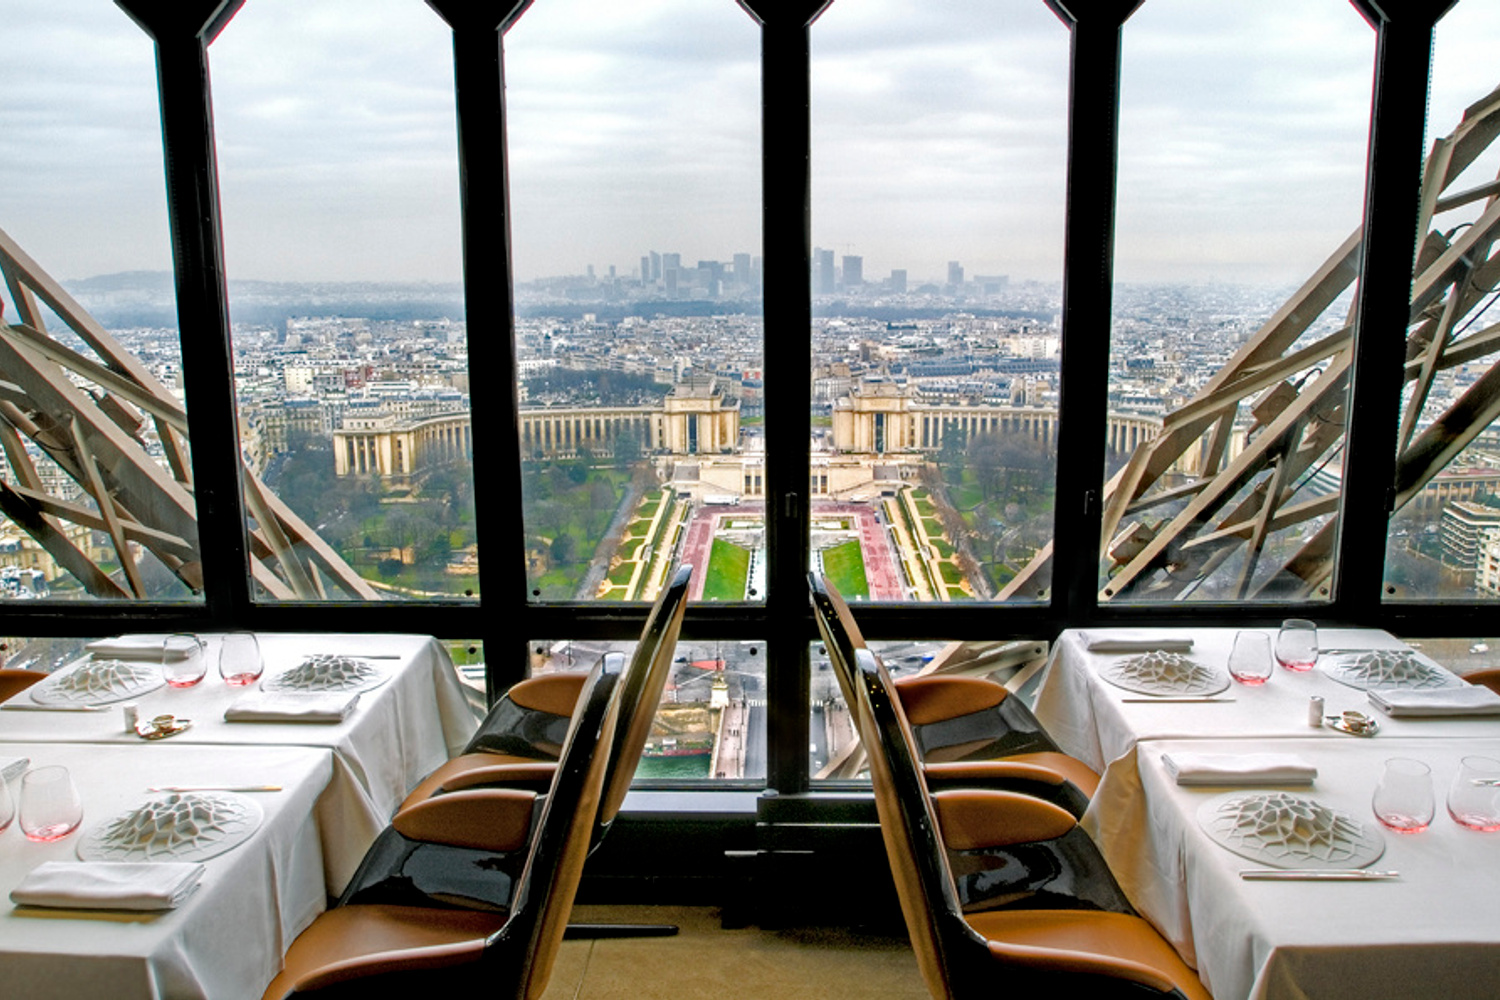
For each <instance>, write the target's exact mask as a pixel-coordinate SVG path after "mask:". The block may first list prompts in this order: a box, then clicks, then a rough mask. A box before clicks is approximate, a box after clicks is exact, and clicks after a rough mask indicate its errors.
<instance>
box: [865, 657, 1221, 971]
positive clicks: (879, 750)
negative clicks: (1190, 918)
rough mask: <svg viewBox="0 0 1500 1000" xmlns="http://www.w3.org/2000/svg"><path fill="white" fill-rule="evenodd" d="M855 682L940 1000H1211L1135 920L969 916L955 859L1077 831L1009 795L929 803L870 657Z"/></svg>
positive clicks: (1020, 909) (902, 891)
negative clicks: (1009, 997)
mask: <svg viewBox="0 0 1500 1000" xmlns="http://www.w3.org/2000/svg"><path fill="white" fill-rule="evenodd" d="M855 680H856V682H857V683H856V688H857V707H856V706H851V711H853V714H854V717H855V721H856V724H857V725H858V726H859V727H860V734H861V738H862V739H863V740H864V741H865V743H866V746H867V747H868V748H869V759H870V778H871V783H872V784H873V786H874V791H875V805H876V809H877V811H878V813H879V816H880V830H881V836H882V838H883V839H884V841H885V846H886V853H887V855H888V856H889V858H890V863H891V870H892V874H893V875H894V877H895V882H896V890H897V896H898V898H899V900H900V903H901V911H902V915H903V917H904V918H905V921H906V927H907V932H908V934H909V935H910V937H911V941H912V947H913V949H914V950H915V952H916V955H917V964H918V966H919V968H920V969H921V972H922V976H923V979H924V980H925V981H926V983H927V987H928V990H929V992H931V994H932V995H933V996H934V997H935V998H938V1000H970V998H973V1000H978V998H981V997H983V998H986V1000H988V998H993V997H994V996H996V995H997V994H999V993H1000V992H1002V991H1004V992H1006V993H1012V992H1013V993H1014V994H1015V995H1017V996H1022V995H1025V994H1026V993H1028V992H1035V993H1036V994H1037V995H1051V994H1054V993H1056V994H1061V993H1062V992H1063V991H1064V990H1067V991H1069V992H1074V991H1076V995H1082V996H1088V997H1091V998H1105V1000H1115V998H1122V1000H1123V998H1127V997H1130V998H1139V997H1158V998H1165V997H1172V998H1177V1000H1211V998H1210V995H1209V993H1208V991H1207V990H1206V989H1205V988H1204V987H1203V984H1202V983H1201V982H1199V980H1198V977H1197V975H1196V974H1195V973H1194V972H1193V970H1192V969H1190V968H1188V966H1187V965H1186V964H1185V963H1184V962H1183V961H1182V959H1181V958H1180V957H1179V956H1178V954H1177V953H1176V951H1174V950H1173V948H1172V946H1171V945H1170V944H1168V943H1167V942H1166V940H1165V939H1163V938H1162V937H1161V935H1160V934H1158V933H1157V932H1156V930H1155V929H1154V928H1153V927H1152V926H1151V925H1150V924H1149V923H1148V922H1147V921H1145V920H1144V919H1142V918H1141V917H1139V916H1137V915H1135V914H1134V913H1133V912H1121V911H1115V910H1100V909H1086V908H1077V907H1067V908H1064V907H1054V908H1046V909H1043V908H1032V907H1028V906H1026V905H1024V902H1023V903H1022V905H1015V906H1007V907H1005V908H999V909H986V910H983V911H980V912H966V911H965V908H964V904H963V900H962V897H961V891H960V884H961V882H960V878H958V877H956V876H955V872H954V868H953V865H952V861H951V857H952V854H953V852H954V851H958V852H984V851H993V850H995V849H1003V848H1007V847H1009V848H1016V847H1020V846H1023V845H1024V843H1025V842H1027V840H1028V838H1038V837H1040V838H1044V839H1057V838H1058V837H1065V836H1067V835H1069V834H1070V833H1077V834H1079V835H1080V836H1081V835H1082V834H1081V831H1078V830H1077V828H1076V825H1075V824H1074V822H1073V819H1072V817H1071V816H1070V815H1068V813H1067V812H1066V811H1065V810H1063V809H1061V808H1058V807H1054V806H1051V805H1050V804H1048V803H1043V802H1038V801H1036V800H1034V799H1031V800H1029V799H1028V798H1027V797H1026V796H1024V795H1019V794H1016V793H1010V792H999V791H989V790H982V789H981V790H971V791H958V790H954V791H946V792H938V793H936V794H933V795H929V794H928V789H927V787H926V784H925V782H924V781H923V776H922V770H921V769H920V768H919V767H918V765H917V760H916V756H915V753H914V751H913V749H912V746H911V744H910V741H909V738H908V736H907V735H906V733H905V730H904V727H903V724H902V721H901V718H900V711H901V710H900V706H899V696H898V695H897V694H896V692H895V690H894V688H893V686H892V685H891V684H890V678H889V675H888V674H886V672H885V667H884V665H883V664H881V663H880V662H879V660H878V659H877V658H876V657H875V656H874V655H873V654H872V653H870V651H869V650H866V649H856V650H855ZM1021 863H1022V864H1023V865H1024V864H1025V860H1024V857H1023V858H1022V860H1021ZM1022 891H1023V892H1024V891H1026V890H1025V889H1024V887H1023V889H1022Z"/></svg>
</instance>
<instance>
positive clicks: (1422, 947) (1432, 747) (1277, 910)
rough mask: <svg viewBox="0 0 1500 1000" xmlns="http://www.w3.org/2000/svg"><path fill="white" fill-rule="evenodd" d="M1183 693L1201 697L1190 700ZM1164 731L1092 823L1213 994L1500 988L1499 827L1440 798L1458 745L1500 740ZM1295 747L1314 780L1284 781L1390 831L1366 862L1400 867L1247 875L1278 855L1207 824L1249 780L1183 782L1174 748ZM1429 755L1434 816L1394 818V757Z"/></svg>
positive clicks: (1452, 992) (1108, 782)
mask: <svg viewBox="0 0 1500 1000" xmlns="http://www.w3.org/2000/svg"><path fill="white" fill-rule="evenodd" d="M1178 707H1179V708H1187V707H1193V706H1178ZM1334 735H1335V736H1337V739H1321V738H1309V739H1286V740H1276V741H1274V742H1273V743H1272V744H1267V742H1266V741H1263V740H1257V739H1249V740H1214V741H1205V740H1196V739H1195V740H1182V741H1174V740H1152V741H1149V742H1141V743H1138V744H1137V745H1136V746H1135V747H1133V748H1132V749H1131V750H1130V751H1128V752H1127V753H1126V755H1125V756H1124V757H1122V758H1121V759H1120V760H1119V761H1117V762H1116V763H1115V764H1114V765H1113V766H1111V767H1110V768H1109V770H1108V771H1107V772H1106V775H1105V778H1104V781H1103V783H1102V784H1101V785H1100V787H1099V790H1098V792H1097V793H1096V794H1095V796H1094V799H1093V802H1092V804H1091V805H1090V806H1089V810H1088V812H1087V813H1086V815H1085V816H1084V820H1083V824H1084V826H1085V828H1086V829H1087V830H1088V831H1089V832H1090V834H1091V835H1092V836H1093V837H1094V839H1095V840H1096V841H1097V842H1098V844H1099V846H1100V848H1101V851H1102V852H1103V854H1104V857H1105V859H1106V860H1107V861H1108V863H1109V866H1110V868H1111V869H1112V870H1113V871H1114V873H1115V876H1116V877H1117V878H1118V879H1119V881H1120V885H1121V887H1122V888H1123V889H1124V890H1125V892H1126V894H1127V895H1128V896H1129V897H1130V899H1131V901H1132V902H1133V903H1134V904H1135V906H1136V907H1137V909H1139V910H1140V911H1141V913H1142V914H1143V915H1144V916H1146V917H1147V918H1148V919H1149V920H1151V922H1152V923H1154V924H1155V925H1156V926H1157V927H1158V929H1160V930H1161V932H1162V934H1163V936H1165V937H1166V938H1167V939H1168V940H1169V941H1170V942H1171V943H1172V944H1173V945H1174V946H1175V947H1176V948H1177V950H1178V951H1179V952H1180V953H1181V954H1182V956H1183V958H1184V959H1185V960H1186V961H1187V962H1188V963H1189V964H1190V965H1193V966H1194V967H1195V968H1197V970H1198V973H1199V975H1200V977H1201V978H1202V979H1203V982H1204V983H1205V985H1207V986H1208V988H1209V990H1211V991H1212V993H1213V995H1214V996H1215V998H1216V1000H1239V998H1243V997H1248V998H1252V1000H1306V998H1318V1000H1342V998H1348V1000H1385V998H1389V1000H1414V998H1420V997H1496V996H1500V895H1497V892H1496V886H1497V885H1500V833H1481V832H1478V831H1474V830H1470V829H1468V828H1467V827H1462V826H1460V825H1459V824H1457V823H1456V822H1454V821H1453V820H1452V819H1451V818H1450V817H1449V815H1448V813H1447V811H1446V809H1445V807H1444V800H1445V797H1446V795H1447V791H1448V785H1449V783H1450V782H1451V781H1452V779H1453V776H1454V775H1455V773H1456V772H1457V770H1458V766H1459V760H1460V758H1461V757H1463V756H1465V755H1469V754H1478V755H1482V756H1488V757H1494V758H1500V739H1496V738H1490V739H1481V738H1465V739H1451V738H1445V737H1433V738H1422V737H1417V736H1412V737H1407V738H1402V739H1399V740H1385V739H1382V738H1381V737H1378V736H1377V737H1375V738H1370V739H1365V738H1360V737H1354V736H1345V735H1342V734H1334ZM1268 750H1272V751H1275V752H1277V753H1293V754H1296V755H1297V756H1299V757H1301V758H1303V759H1305V760H1306V761H1307V762H1309V763H1311V764H1313V765H1314V766H1316V767H1317V769H1318V776H1317V778H1316V780H1315V781H1314V783H1313V784H1312V785H1310V786H1309V785H1280V786H1267V787H1266V788H1259V787H1258V788H1256V789H1255V790H1275V789H1279V790H1283V791H1286V792H1290V793H1292V794H1296V795H1300V796H1306V797H1309V798H1312V799H1314V800H1316V801H1317V802H1318V803H1320V804H1322V805H1326V806H1328V807H1330V808H1332V809H1336V810H1338V811H1340V812H1343V813H1346V814H1348V815H1349V816H1350V817H1352V818H1353V819H1355V820H1356V821H1358V822H1361V823H1364V824H1367V825H1368V826H1370V827H1373V828H1375V829H1378V830H1380V832H1381V833H1382V834H1383V836H1384V840H1385V853H1384V855H1383V856H1381V857H1380V858H1379V859H1378V860H1377V861H1374V862H1372V863H1371V864H1370V865H1369V866H1368V867H1370V868H1372V869H1381V870H1385V869H1393V870H1395V871H1398V872H1399V873H1400V876H1399V878H1397V879H1394V880H1391V881H1361V882H1333V881H1279V882H1269V881H1266V882H1262V881H1245V880H1242V879H1241V878H1240V876H1239V872H1240V870H1241V869H1246V868H1260V867H1266V866H1265V865H1263V864H1261V863H1260V862H1257V861H1254V860H1250V859H1247V858H1243V857H1240V856H1239V855H1237V854H1235V853H1233V852H1231V851H1230V850H1229V849H1227V848H1225V847H1223V846H1221V845H1220V844H1219V843H1218V842H1217V841H1215V840H1214V839H1213V838H1212V837H1210V836H1209V835H1208V834H1207V833H1205V832H1204V831H1203V829H1202V827H1201V826H1200V823H1199V820H1198V810H1199V807H1200V805H1201V804H1202V803H1204V802H1205V801H1207V800H1210V799H1212V798H1214V797H1216V796H1219V795H1223V794H1225V793H1228V792H1234V791H1250V790H1251V789H1250V788H1248V787H1247V786H1238V787H1237V786H1234V785H1212V786H1194V787H1185V786H1179V785H1177V784H1176V783H1175V781H1174V779H1173V778H1172V776H1171V775H1170V773H1169V772H1168V770H1167V769H1166V768H1165V767H1164V766H1163V764H1162V756H1163V755H1164V754H1172V753H1177V754H1184V753H1204V752H1212V753H1229V754H1248V753H1258V752H1261V753H1263V752H1266V751H1268ZM1394 756H1401V757H1412V758H1416V759H1417V760H1421V761H1423V762H1425V763H1427V764H1428V765H1429V766H1430V767H1431V768H1432V781H1433V792H1434V797H1435V800H1436V803H1437V815H1436V817H1435V818H1434V819H1433V821H1432V825H1431V826H1430V827H1429V828H1428V829H1427V830H1426V831H1424V832H1422V833H1415V834H1400V833H1396V832H1394V831H1390V830H1387V829H1385V828H1384V827H1382V826H1381V825H1380V824H1379V822H1378V821H1377V820H1376V819H1375V816H1374V814H1373V812H1372V810H1371V804H1370V803H1371V795H1372V792H1373V790H1374V788H1375V785H1376V783H1377V781H1378V780H1379V777H1380V774H1381V770H1382V768H1383V765H1384V762H1385V761H1386V759H1387V758H1390V757H1394Z"/></svg>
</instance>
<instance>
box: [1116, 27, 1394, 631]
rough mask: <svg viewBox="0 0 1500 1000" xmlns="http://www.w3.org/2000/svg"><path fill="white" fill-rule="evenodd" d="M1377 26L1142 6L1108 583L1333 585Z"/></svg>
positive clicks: (1247, 592) (1218, 593) (1180, 595)
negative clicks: (1351, 322)
mask: <svg viewBox="0 0 1500 1000" xmlns="http://www.w3.org/2000/svg"><path fill="white" fill-rule="evenodd" d="M1373 43H1374V35H1373V33H1372V32H1371V31H1370V30H1369V28H1368V26H1367V25H1366V24H1365V23H1364V22H1363V21H1362V20H1361V18H1360V17H1359V16H1358V14H1357V13H1356V12H1355V11H1354V9H1353V8H1351V7H1350V6H1349V5H1348V4H1347V3H1342V2H1335V0H1327V2H1319V3H1307V2H1301V0H1295V2H1292V0H1288V2H1268V3H1256V4H1201V3H1193V2H1189V0H1152V2H1151V3H1147V4H1145V5H1144V6H1143V7H1142V8H1141V9H1140V10H1139V11H1137V12H1136V13H1135V14H1134V15H1133V16H1132V17H1131V19H1130V20H1129V21H1128V22H1127V23H1126V25H1125V31H1124V49H1123V69H1122V73H1121V98H1120V166H1119V220H1118V229H1117V233H1118V239H1117V244H1116V252H1115V258H1114V265H1115V266H1114V273H1115V288H1114V321H1113V330H1112V333H1111V341H1110V384H1109V394H1110V397H1109V418H1108V424H1109V426H1108V430H1107V433H1108V435H1109V450H1108V468H1107V469H1106V477H1107V480H1108V485H1107V486H1106V488H1105V491H1104V493H1105V522H1104V537H1105V538H1106V539H1107V542H1106V545H1105V552H1104V553H1103V558H1102V561H1101V567H1100V594H1101V598H1102V599H1104V600H1107V601H1129V602H1142V601H1160V600H1210V601H1219V602H1225V601H1248V600H1267V599H1277V600H1315V601H1321V600H1327V599H1328V598H1329V597H1330V590H1329V575H1330V573H1331V571H1332V565H1333V545H1334V538H1335V530H1334V529H1335V519H1336V517H1337V514H1338V501H1339V485H1340V481H1341V476H1340V472H1341V469H1342V451H1343V441H1344V437H1343V427H1344V423H1345V420H1346V412H1347V408H1346V399H1347V394H1348V372H1349V365H1350V361H1351V358H1352V351H1353V341H1352V338H1351V336H1350V330H1349V327H1348V325H1349V322H1350V316H1349V313H1350V307H1351V303H1352V302H1353V288H1354V279H1355V277H1356V273H1357V265H1358V245H1359V232H1358V227H1359V222H1360V207H1361V200H1362V194H1363V190H1364V166H1365V148H1366V133H1367V129H1368V122H1369V116H1370V112H1369V107H1370V67H1371V64H1372V58H1373V52H1374V49H1373ZM1351 234H1353V235H1352V236H1351Z"/></svg>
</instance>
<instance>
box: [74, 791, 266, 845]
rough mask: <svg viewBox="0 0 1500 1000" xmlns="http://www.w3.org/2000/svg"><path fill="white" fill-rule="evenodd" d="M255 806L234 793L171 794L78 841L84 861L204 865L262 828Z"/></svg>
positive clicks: (259, 815) (260, 818)
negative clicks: (175, 862)
mask: <svg viewBox="0 0 1500 1000" xmlns="http://www.w3.org/2000/svg"><path fill="white" fill-rule="evenodd" d="M264 816H265V813H264V812H263V811H262V810H261V807H260V805H259V804H258V803H256V802H253V801H251V800H250V799H247V798H245V797H244V796H243V795H236V794H234V793H233V792H170V793H167V794H162V795H156V796H153V797H152V798H150V799H148V800H147V801H145V802H143V803H141V804H140V805H139V806H137V807H136V808H134V809H130V810H127V811H126V812H123V813H121V814H120V815H118V816H116V817H114V818H113V819H108V820H105V821H104V822H103V823H100V824H99V825H98V826H95V827H93V828H92V829H90V830H89V832H88V833H87V834H85V835H84V837H83V839H82V840H80V841H79V842H78V857H79V859H80V860H83V861H206V860H207V859H209V858H212V857H217V856H218V855H220V854H223V853H225V852H226V851H230V850H233V849H234V848H236V847H238V846H240V845H241V844H243V843H244V842H245V841H246V840H248V839H250V836H251V835H252V834H254V833H255V831H256V830H258V829H260V824H261V820H262V819H263V818H264Z"/></svg>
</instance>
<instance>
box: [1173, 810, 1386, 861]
mask: <svg viewBox="0 0 1500 1000" xmlns="http://www.w3.org/2000/svg"><path fill="white" fill-rule="evenodd" d="M1198 825H1199V826H1201V827H1203V830H1204V832H1205V833H1207V834H1208V835H1209V836H1210V837H1212V838H1213V839H1214V840H1215V841H1217V842H1218V843H1219V844H1220V845H1221V846H1223V847H1225V848H1227V849H1228V850H1231V851H1233V852H1234V853H1235V854H1238V855H1240V856H1241V857H1244V858H1249V859H1250V860H1252V861H1257V862H1260V863H1261V864H1264V865H1268V866H1270V867H1272V868H1363V867H1365V866H1366V865H1369V864H1373V863H1374V862H1375V861H1377V860H1379V858H1380V856H1381V855H1382V854H1384V853H1385V838H1384V837H1383V836H1381V834H1380V831H1379V830H1377V829H1375V827H1374V826H1373V825H1372V824H1368V823H1361V822H1360V821H1359V820H1356V819H1354V818H1353V817H1351V816H1349V815H1348V814H1347V813H1342V812H1339V811H1338V810H1336V809H1330V808H1328V807H1327V806H1325V805H1323V804H1322V803H1320V802H1317V801H1315V800H1313V799H1309V798H1306V797H1304V796H1301V795H1292V794H1290V793H1289V792H1253V793H1246V792H1230V793H1229V794H1228V795H1220V796H1217V797H1215V798H1212V799H1209V800H1208V801H1207V802H1205V803H1203V805H1202V806H1200V807H1199V808H1198Z"/></svg>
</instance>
